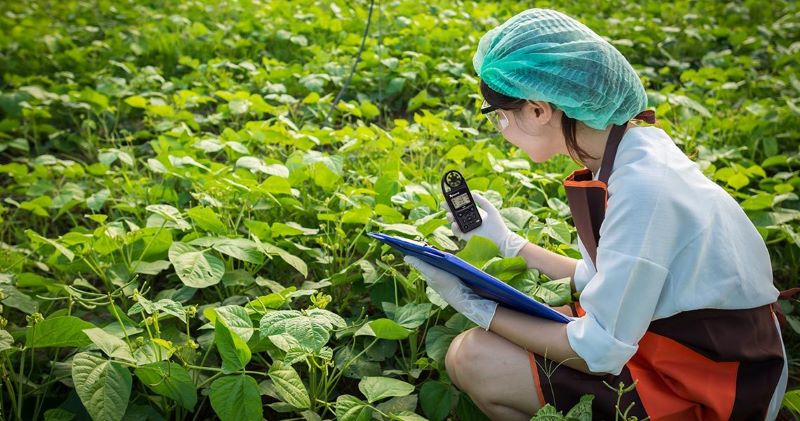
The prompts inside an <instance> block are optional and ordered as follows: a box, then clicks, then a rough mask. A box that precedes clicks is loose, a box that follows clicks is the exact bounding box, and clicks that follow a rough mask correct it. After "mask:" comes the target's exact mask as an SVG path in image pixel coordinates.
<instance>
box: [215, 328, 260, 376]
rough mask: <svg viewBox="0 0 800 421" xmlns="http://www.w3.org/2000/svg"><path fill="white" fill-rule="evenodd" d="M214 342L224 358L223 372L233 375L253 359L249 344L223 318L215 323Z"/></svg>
mask: <svg viewBox="0 0 800 421" xmlns="http://www.w3.org/2000/svg"><path fill="white" fill-rule="evenodd" d="M214 342H215V343H216V344H217V350H218V351H219V355H220V357H222V372H223V373H226V374H228V373H233V372H236V371H239V370H242V369H243V368H244V367H245V366H246V365H247V363H248V362H250V358H251V357H252V353H251V352H250V348H249V347H248V346H247V342H246V341H244V340H243V339H242V338H241V337H239V335H237V334H236V333H234V332H233V331H231V329H229V328H228V327H227V326H225V324H224V322H223V321H222V319H221V318H217V320H216V322H215V323H214Z"/></svg>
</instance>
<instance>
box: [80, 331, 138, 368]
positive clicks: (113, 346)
mask: <svg viewBox="0 0 800 421" xmlns="http://www.w3.org/2000/svg"><path fill="white" fill-rule="evenodd" d="M83 333H84V334H86V336H88V337H89V339H90V340H91V341H92V342H93V343H94V344H95V345H97V347H98V348H100V349H101V350H102V351H103V352H104V353H105V354H106V355H108V356H109V357H111V358H119V359H121V360H125V361H130V362H136V360H135V359H134V358H133V355H132V354H131V349H130V347H129V346H128V344H127V343H125V341H123V340H122V339H120V338H118V337H116V336H114V335H112V334H110V333H108V332H106V331H105V330H103V329H100V328H99V327H94V328H91V329H85V330H84V331H83Z"/></svg>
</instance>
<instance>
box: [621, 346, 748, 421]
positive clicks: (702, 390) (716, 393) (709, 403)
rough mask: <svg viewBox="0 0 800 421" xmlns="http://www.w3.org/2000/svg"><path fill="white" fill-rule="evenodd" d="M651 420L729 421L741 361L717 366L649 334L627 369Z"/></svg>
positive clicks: (683, 347)
mask: <svg viewBox="0 0 800 421" xmlns="http://www.w3.org/2000/svg"><path fill="white" fill-rule="evenodd" d="M626 367H628V369H629V370H630V372H631V377H632V378H633V379H634V380H638V381H639V382H638V383H637V385H636V390H637V391H638V393H639V397H640V399H641V400H642V404H643V405H644V407H645V410H646V411H647V414H648V415H649V416H650V418H651V419H652V420H666V421H672V420H675V421H683V420H712V421H713V420H727V419H729V418H730V416H731V412H732V410H733V404H734V400H735V399H736V379H737V374H738V369H739V362H738V361H735V362H717V361H713V360H711V359H708V358H706V357H705V356H703V355H700V354H698V353H697V352H694V351H693V350H691V349H690V348H688V347H686V346H684V345H682V344H680V343H678V342H677V341H675V340H672V339H670V338H667V337H666V336H662V335H658V334H656V333H653V332H647V333H645V335H644V337H642V339H641V340H640V341H639V349H638V351H637V352H636V354H635V355H634V356H633V357H632V358H631V360H630V361H629V362H628V363H627V364H626Z"/></svg>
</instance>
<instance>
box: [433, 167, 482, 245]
mask: <svg viewBox="0 0 800 421" xmlns="http://www.w3.org/2000/svg"><path fill="white" fill-rule="evenodd" d="M442 193H443V194H444V198H445V200H447V206H448V207H449V208H450V211H451V212H452V213H453V217H454V218H455V220H456V223H457V224H458V228H459V229H461V232H464V233H466V232H469V231H472V230H474V229H475V228H478V227H479V226H481V223H483V219H481V215H480V213H479V212H478V206H477V205H476V204H475V200H474V199H473V198H472V194H471V193H470V192H469V188H468V187H467V180H465V179H464V176H462V175H461V173H459V172H458V171H456V170H451V171H448V172H446V173H445V174H444V175H443V176H442Z"/></svg>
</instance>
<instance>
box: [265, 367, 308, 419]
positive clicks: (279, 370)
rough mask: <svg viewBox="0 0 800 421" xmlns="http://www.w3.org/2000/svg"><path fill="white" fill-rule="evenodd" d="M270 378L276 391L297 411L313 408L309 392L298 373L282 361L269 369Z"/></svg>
mask: <svg viewBox="0 0 800 421" xmlns="http://www.w3.org/2000/svg"><path fill="white" fill-rule="evenodd" d="M269 378H270V379H272V384H273V385H274V386H275V391H276V392H278V396H280V398H281V399H283V401H284V402H286V403H288V404H289V405H292V406H293V407H295V408H297V409H306V408H308V407H309V406H311V400H310V399H309V397H308V391H307V390H306V387H305V386H304V385H303V381H302V380H301V379H300V375H298V374H297V371H295V370H294V368H293V367H292V366H291V365H289V364H285V363H283V362H281V361H274V362H273V363H272V367H270V368H269Z"/></svg>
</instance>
